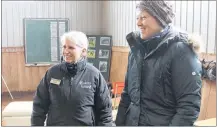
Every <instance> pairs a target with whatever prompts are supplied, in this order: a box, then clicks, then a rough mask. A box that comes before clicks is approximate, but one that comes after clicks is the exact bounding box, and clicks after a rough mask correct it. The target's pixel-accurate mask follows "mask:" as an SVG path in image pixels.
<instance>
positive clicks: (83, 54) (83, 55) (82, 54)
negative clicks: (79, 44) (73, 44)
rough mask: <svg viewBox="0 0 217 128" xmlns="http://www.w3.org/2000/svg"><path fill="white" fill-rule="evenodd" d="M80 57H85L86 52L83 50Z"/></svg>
mask: <svg viewBox="0 0 217 128" xmlns="http://www.w3.org/2000/svg"><path fill="white" fill-rule="evenodd" d="M81 56H82V57H86V56H87V50H86V49H85V48H84V49H83V50H82V53H81Z"/></svg>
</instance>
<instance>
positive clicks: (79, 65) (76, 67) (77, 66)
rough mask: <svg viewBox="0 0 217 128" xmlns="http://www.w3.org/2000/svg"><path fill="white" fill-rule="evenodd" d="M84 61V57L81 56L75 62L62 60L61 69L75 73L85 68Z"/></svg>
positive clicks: (85, 60) (85, 61)
mask: <svg viewBox="0 0 217 128" xmlns="http://www.w3.org/2000/svg"><path fill="white" fill-rule="evenodd" d="M86 63H87V59H86V58H83V59H81V60H79V61H78V62H76V63H68V62H62V69H63V70H64V71H65V72H67V73H69V74H76V73H77V72H80V71H82V70H84V69H85V67H86Z"/></svg>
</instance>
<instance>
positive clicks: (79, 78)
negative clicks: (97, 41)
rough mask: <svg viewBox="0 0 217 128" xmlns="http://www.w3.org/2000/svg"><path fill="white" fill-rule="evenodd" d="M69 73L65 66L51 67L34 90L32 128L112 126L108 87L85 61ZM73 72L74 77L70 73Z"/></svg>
mask: <svg viewBox="0 0 217 128" xmlns="http://www.w3.org/2000/svg"><path fill="white" fill-rule="evenodd" d="M73 69H74V71H73V70H72V71H71V70H70V71H71V72H69V71H68V68H67V66H66V62H63V63H61V64H57V65H55V66H53V67H51V68H50V69H49V70H48V71H47V72H46V74H45V76H44V78H43V79H42V80H41V82H40V84H39V85H38V87H37V91H36V94H35V97H34V100H33V112H32V116H31V125H32V126H43V125H44V122H45V119H46V114H47V121H46V123H47V124H46V125H47V126H54V125H55V126H63V125H65V126H112V122H113V121H112V103H111V98H110V95H109V91H108V87H107V84H106V82H105V80H104V78H103V76H102V75H101V73H100V72H99V70H97V69H96V68H95V67H93V66H92V65H90V64H88V63H86V60H83V61H80V62H78V63H77V64H76V65H74V68H73ZM73 72H74V73H73Z"/></svg>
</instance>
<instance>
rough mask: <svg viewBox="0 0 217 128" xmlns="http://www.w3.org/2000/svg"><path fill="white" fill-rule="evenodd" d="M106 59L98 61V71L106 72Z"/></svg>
mask: <svg viewBox="0 0 217 128" xmlns="http://www.w3.org/2000/svg"><path fill="white" fill-rule="evenodd" d="M107 66H108V65H107V61H100V62H99V70H100V72H107Z"/></svg>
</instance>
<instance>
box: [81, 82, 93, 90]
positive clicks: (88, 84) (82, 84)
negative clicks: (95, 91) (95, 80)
mask: <svg viewBox="0 0 217 128" xmlns="http://www.w3.org/2000/svg"><path fill="white" fill-rule="evenodd" d="M79 84H80V85H81V88H88V89H90V88H91V82H84V81H80V82H79Z"/></svg>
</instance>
